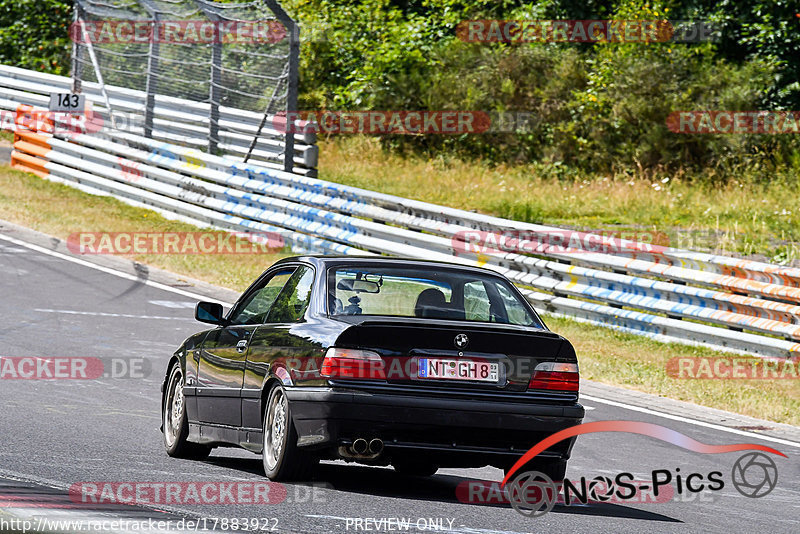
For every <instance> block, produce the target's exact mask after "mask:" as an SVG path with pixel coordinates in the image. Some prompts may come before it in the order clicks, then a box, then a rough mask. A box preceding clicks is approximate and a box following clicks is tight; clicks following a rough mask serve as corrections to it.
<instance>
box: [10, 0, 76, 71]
mask: <svg viewBox="0 0 800 534" xmlns="http://www.w3.org/2000/svg"><path fill="white" fill-rule="evenodd" d="M70 22H72V2H71V1H69V0H13V1H12V0H0V63H3V64H5V65H14V66H16V67H23V68H26V69H34V70H39V71H44V72H52V73H55V74H68V73H69V70H70V54H71V50H72V49H71V46H70V44H71V41H70V39H69V34H68V31H69V24H70Z"/></svg>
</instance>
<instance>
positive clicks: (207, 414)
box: [197, 266, 296, 427]
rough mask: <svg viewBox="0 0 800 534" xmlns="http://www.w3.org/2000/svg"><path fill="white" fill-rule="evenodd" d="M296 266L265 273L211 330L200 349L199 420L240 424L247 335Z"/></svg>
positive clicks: (198, 374) (264, 313)
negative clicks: (222, 322)
mask: <svg viewBox="0 0 800 534" xmlns="http://www.w3.org/2000/svg"><path fill="white" fill-rule="evenodd" d="M295 269H296V267H294V266H291V267H281V268H279V269H278V270H276V271H275V272H273V273H267V274H265V275H264V276H263V277H262V278H261V279H260V280H259V281H258V282H257V283H256V284H254V285H253V286H252V287H251V288H250V289H248V290H247V292H246V293H245V294H244V295H243V296H242V298H241V299H239V302H237V304H236V305H235V306H234V307H233V309H232V310H231V312H230V313H229V314H228V321H229V324H228V325H227V326H225V327H219V328H217V329H215V330H212V331H211V332H210V333H209V334H208V336H206V339H205V341H204V342H203V346H202V349H201V351H200V361H199V362H198V371H197V382H198V384H197V413H198V418H199V420H200V421H201V422H203V423H215V424H222V425H229V426H236V427H239V426H241V425H242V399H241V393H242V383H243V381H244V367H245V359H246V357H247V351H248V346H249V343H250V338H251V337H252V335H253V332H254V331H255V329H256V327H257V326H258V325H259V324H262V323H263V322H264V321H265V320H266V317H267V314H268V313H269V310H270V308H271V306H272V303H273V302H274V301H275V299H276V298H277V297H278V295H279V294H280V291H281V290H282V289H283V286H284V285H285V284H286V282H287V281H288V280H289V279H290V278H291V276H292V273H294V271H295Z"/></svg>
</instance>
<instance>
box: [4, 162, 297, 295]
mask: <svg viewBox="0 0 800 534" xmlns="http://www.w3.org/2000/svg"><path fill="white" fill-rule="evenodd" d="M0 218H3V219H5V220H7V221H11V222H14V223H17V224H20V225H23V226H27V227H28V228H33V229H34V230H38V231H40V232H44V233H46V234H50V235H53V236H56V237H59V238H62V239H66V238H67V237H68V236H69V235H70V234H72V233H74V232H191V231H196V230H197V227H196V226H192V225H190V224H186V223H182V222H176V221H171V220H168V219H165V218H164V217H162V216H160V215H159V214H157V213H155V212H153V211H151V210H147V209H142V208H134V207H132V206H129V205H127V204H124V203H122V202H120V201H118V200H116V199H114V198H111V197H101V196H94V195H88V194H86V193H83V192H81V191H78V190H77V189H73V188H71V187H68V186H65V185H60V184H55V183H52V182H48V181H46V180H42V179H41V178H39V177H37V176H34V175H32V174H27V173H23V172H19V171H16V170H13V169H10V168H9V167H5V166H3V167H0ZM288 255H290V252H288V251H286V252H277V253H265V254H159V255H154V254H147V255H130V256H125V257H126V258H130V259H133V260H136V261H139V262H141V263H146V264H148V265H152V266H154V267H159V268H162V269H167V270H169V271H172V272H175V273H179V274H183V275H185V276H190V277H192V278H197V279H199V280H206V281H209V282H212V283H215V284H218V285H221V286H225V287H230V288H232V289H236V290H243V289H245V288H246V287H247V286H248V285H249V284H250V282H252V281H253V280H254V279H255V278H256V277H257V276H258V275H259V274H261V273H262V272H264V270H265V269H266V268H267V267H268V266H270V265H271V264H272V263H274V262H275V261H277V260H278V259H280V258H282V257H284V256H288Z"/></svg>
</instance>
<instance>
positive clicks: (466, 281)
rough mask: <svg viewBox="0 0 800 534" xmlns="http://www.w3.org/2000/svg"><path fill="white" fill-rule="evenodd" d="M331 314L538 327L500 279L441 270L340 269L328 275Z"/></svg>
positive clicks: (395, 268)
mask: <svg viewBox="0 0 800 534" xmlns="http://www.w3.org/2000/svg"><path fill="white" fill-rule="evenodd" d="M328 297H329V299H328V306H329V308H328V309H329V313H330V315H371V316H385V317H414V318H419V319H449V320H455V321H475V322H486V323H501V324H514V325H522V326H535V327H539V328H542V327H543V326H542V323H541V321H540V320H539V319H538V317H537V316H536V315H535V314H534V313H533V312H532V311H531V309H530V307H529V306H528V305H527V304H526V303H525V302H524V301H523V300H522V298H521V297H520V296H519V293H518V292H517V291H516V289H515V288H514V287H513V286H511V284H509V283H508V282H506V281H505V280H503V279H501V278H496V277H494V276H491V275H484V274H481V273H474V272H469V271H466V272H459V271H456V270H450V269H441V268H420V267H402V268H400V267H381V266H372V265H364V266H351V265H348V266H342V267H332V268H331V269H329V271H328Z"/></svg>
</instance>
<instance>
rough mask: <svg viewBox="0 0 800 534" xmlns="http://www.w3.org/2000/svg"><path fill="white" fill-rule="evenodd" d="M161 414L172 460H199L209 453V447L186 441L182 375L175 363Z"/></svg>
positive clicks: (187, 429) (186, 420)
mask: <svg viewBox="0 0 800 534" xmlns="http://www.w3.org/2000/svg"><path fill="white" fill-rule="evenodd" d="M163 412H164V413H163V414H162V429H163V433H164V447H165V448H166V449H167V454H169V455H170V456H172V457H174V458H191V459H194V460H201V459H203V458H205V457H207V456H208V455H209V453H211V447H209V446H207V445H200V444H198V443H190V442H189V441H187V440H186V438H187V437H188V436H189V421H188V419H187V417H186V402H185V399H184V396H183V373H182V372H181V366H180V365H179V364H177V363H176V364H175V365H174V366H173V367H172V370H171V371H170V373H169V379H168V380H167V389H166V390H165V396H164V410H163Z"/></svg>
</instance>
